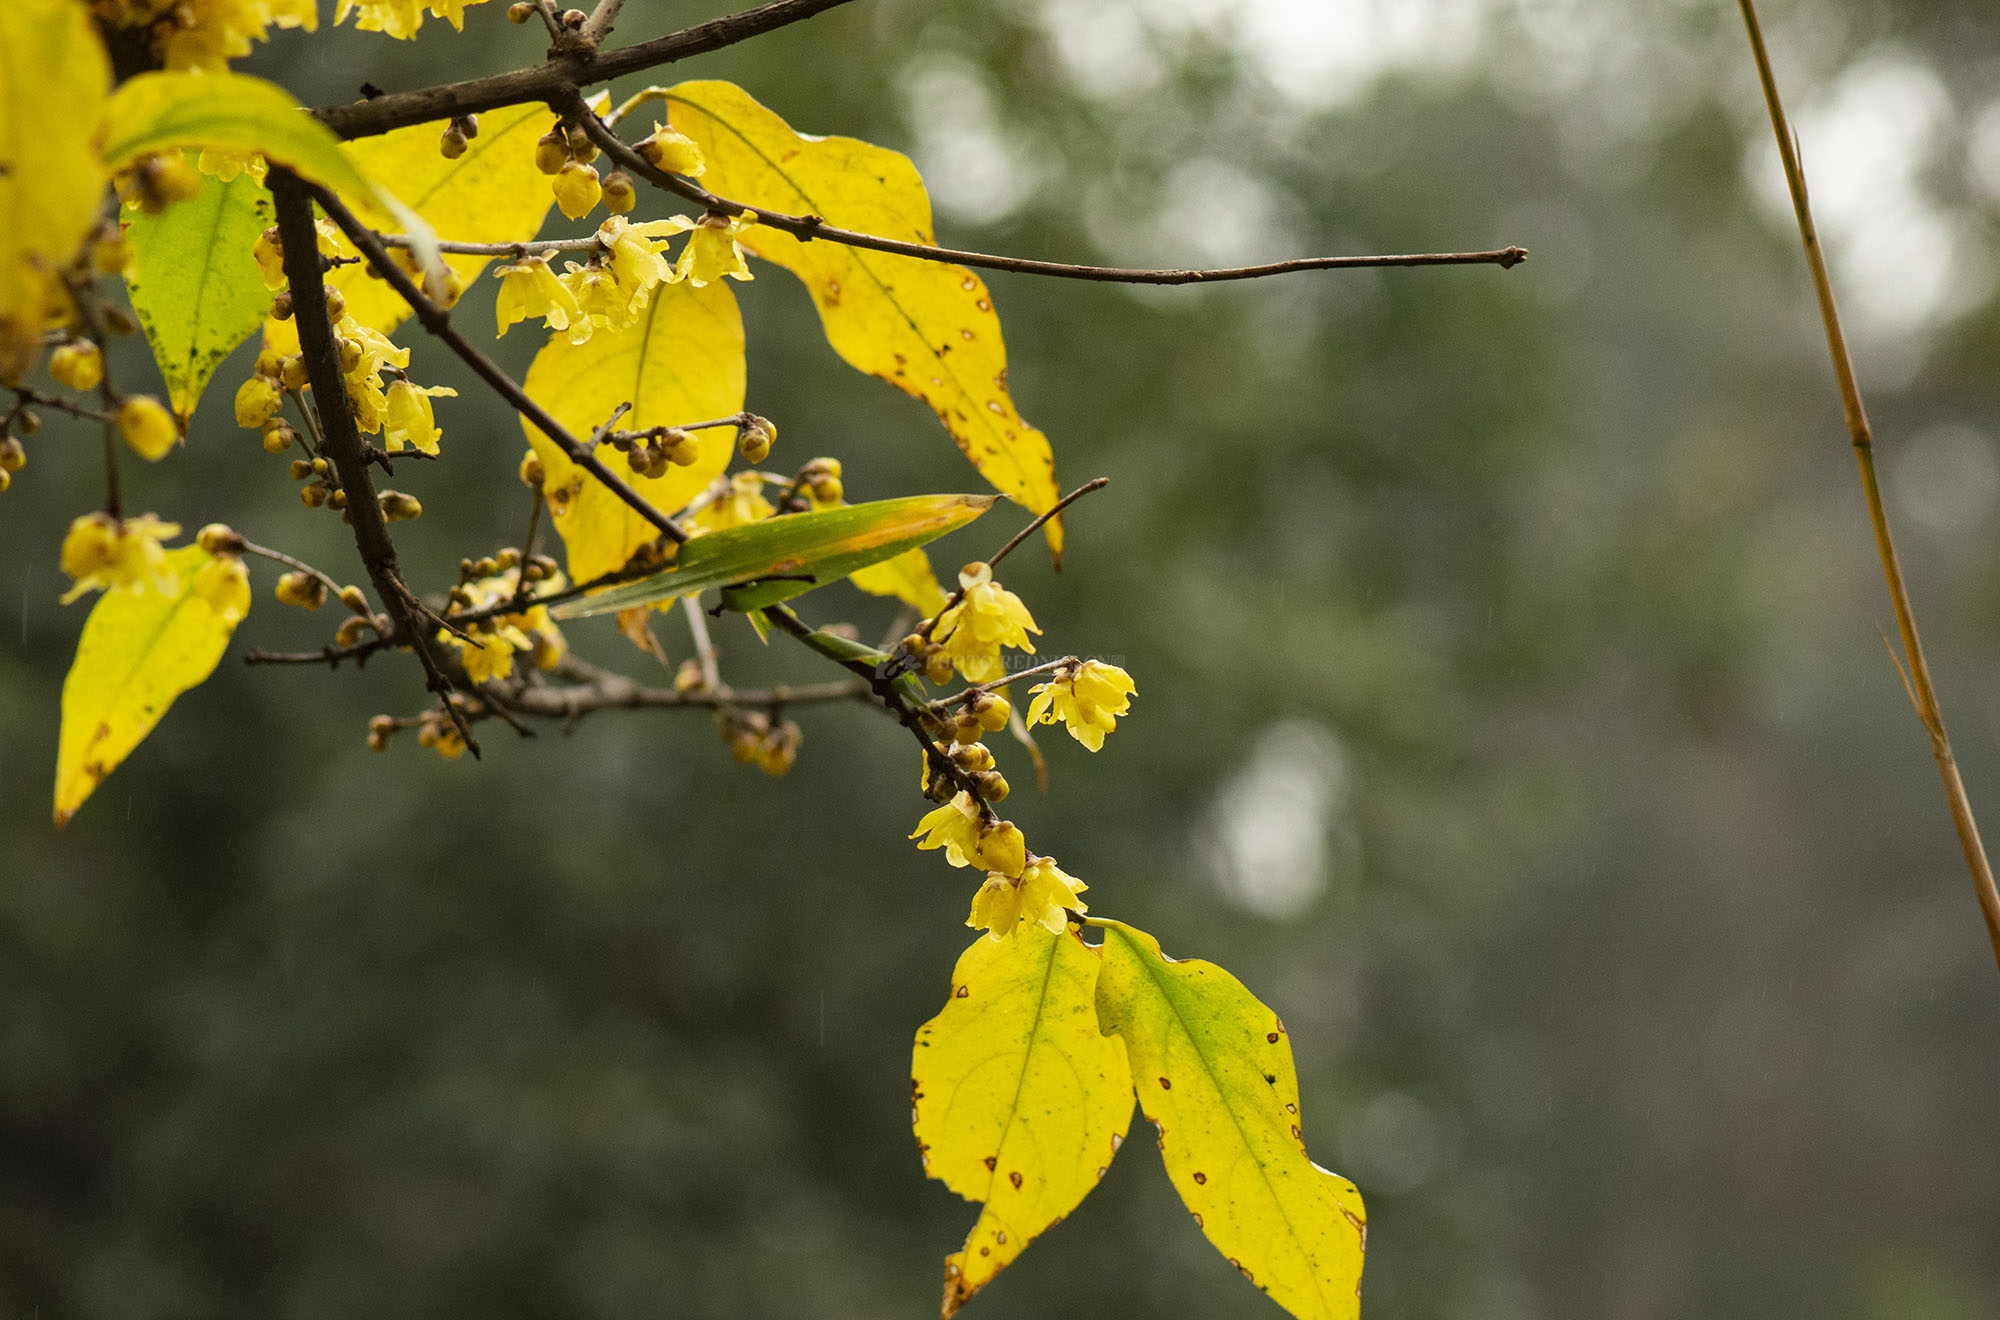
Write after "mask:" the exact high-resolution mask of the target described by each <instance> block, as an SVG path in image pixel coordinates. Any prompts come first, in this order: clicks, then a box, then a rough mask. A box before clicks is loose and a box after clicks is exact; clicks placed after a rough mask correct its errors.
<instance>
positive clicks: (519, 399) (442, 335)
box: [312, 186, 688, 542]
mask: <svg viewBox="0 0 2000 1320" xmlns="http://www.w3.org/2000/svg"><path fill="white" fill-rule="evenodd" d="M312 192H313V196H314V197H315V198H316V199H317V200H318V202H319V204H320V208H321V209H322V210H324V211H325V212H326V214H327V218H328V219H330V220H332V221H333V222H334V224H336V225H338V226H340V229H341V232H343V233H345V234H346V235H347V237H348V239H349V240H350V241H351V242H352V243H353V244H354V245H355V246H356V247H358V248H360V249H361V251H362V254H363V255H364V256H366V257H367V258H368V264H369V265H371V266H373V267H374V268H375V269H376V270H377V271H379V272H380V273H381V275H382V278H383V279H385V280H387V281H388V282H389V285H390V287H391V288H393V289H395V291H396V292H397V293H398V294H400V295H401V296H402V299H403V301H404V302H406V303H408V304H409V305H410V308H411V310H412V311H414V312H415V313H416V316H417V320H418V321H420V322H421V323H422V324H423V327H424V329H425V330H427V331H429V332H430V333H431V335H432V336H433V337H434V338H437V339H440V340H443V341H444V343H445V344H446V345H447V346H448V347H449V348H450V349H451V351H452V352H454V353H456V354H458V356H459V358H460V359H461V360H462V361H463V362H464V363H465V365H467V366H468V367H471V368H472V369H473V371H474V372H476V373H477V374H478V375H479V377H480V379H482V380H484V381H485V382H486V383H487V384H488V385H491V386H492V387H493V389H494V392H495V393H497V394H499V395H500V397H501V398H503V399H505V400H507V402H508V403H510V404H512V405H513V406H514V410H515V411H516V412H518V413H520V414H521V415H522V416H523V417H526V418H527V419H528V420H529V421H531V422H533V423H534V424H535V426H536V427H537V428H538V429H540V431H541V432H542V434H543V435H546V436H547V437H548V438H549V439H550V440H552V441H554V442H555V444H556V447H557V448H559V449H561V450H562V451H563V453H565V454H567V455H568V456H569V459H570V461H571V462H572V463H575V464H576V465H577V466H578V467H580V468H582V469H583V470H584V471H586V472H588V473H590V475H591V476H593V477H596V478H597V479H598V480H599V481H600V482H602V483H603V484H604V485H605V486H606V487H607V488H608V489H609V490H610V491H611V493H612V494H614V495H616V496H617V497H618V498H619V499H621V500H623V501H625V503H626V504H628V505H630V506H631V508H632V510H633V511H634V512H636V513H637V514H638V515H639V516H640V517H641V518H644V519H645V520H646V521H647V522H649V523H651V524H653V526H655V527H657V528H659V529H660V533H661V535H663V536H665V537H666V538H667V539H668V540H671V541H676V542H679V541H685V540H687V539H688V534H687V532H686V530H685V529H683V528H682V527H681V525H680V524H679V523H676V522H675V521H674V520H673V519H672V518H669V517H668V516H667V515H666V514H664V513H661V512H660V511H659V509H657V508H655V507H654V506H653V503H652V501H650V500H648V499H647V498H646V497H645V496H643V495H641V494H639V492H637V491H635V490H633V489H632V487H631V486H629V485H627V484H626V483H625V481H624V480H623V479H621V478H620V477H619V476H618V474H617V473H615V472H613V471H612V470H611V469H610V468H608V467H606V466H604V460H602V459H600V458H599V457H597V455H595V454H593V453H592V452H591V451H590V449H589V447H588V446H586V445H584V444H582V443H580V442H579V441H578V440H577V438H576V437H575V436H573V435H571V434H570V433H569V431H568V430H567V429H566V428H565V427H564V426H563V424H562V423H561V422H559V421H557V420H556V419H555V417H554V416H553V415H551V414H550V412H549V410H548V409H546V408H544V407H542V405H541V404H539V403H537V402H536V401H535V400H534V399H533V398H531V397H529V395H528V392H527V391H526V390H524V389H522V388H521V386H520V385H519V383H517V382H516V381H515V380H514V378H513V377H512V376H509V375H508V374H507V373H506V372H504V371H502V370H501V369H500V368H499V366H498V365H496V364H495V363H494V361H493V359H492V358H490V357H487V356H486V354H485V353H483V352H481V351H480V350H479V349H478V348H477V347H475V346H474V345H473V343H472V341H471V340H469V339H467V338H466V337H465V336H464V335H462V334H460V333H459V332H458V329H457V327H456V326H454V325H452V323H451V313H449V312H447V311H445V310H444V309H443V308H442V307H439V306H438V305H437V304H436V303H434V302H432V301H431V300H430V298H429V297H427V296H426V295H425V294H424V292H423V290H421V289H419V288H418V287H417V286H416V284H415V283H414V282H413V281H412V280H411V279H410V277H409V276H408V275H407V274H406V273H404V271H403V268H402V267H401V266H398V265H397V264H396V263H395V262H394V261H392V260H390V259H389V253H388V250H387V249H385V248H384V247H383V246H382V245H381V244H380V243H378V242H376V241H375V234H374V231H373V230H371V229H369V228H368V227H367V226H366V225H364V224H362V223H361V222H360V221H359V220H357V219H356V218H355V216H354V213H353V212H352V211H350V210H348V209H347V207H346V205H345V204H343V203H342V202H341V200H340V199H339V198H338V197H336V196H335V195H334V194H333V193H332V191H330V190H329V189H326V188H320V187H317V186H314V187H313V188H312Z"/></svg>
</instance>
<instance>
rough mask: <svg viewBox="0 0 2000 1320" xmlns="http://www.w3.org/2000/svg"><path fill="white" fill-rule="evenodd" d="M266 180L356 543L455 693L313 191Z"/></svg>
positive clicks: (430, 669) (404, 625)
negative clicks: (358, 370)
mask: <svg viewBox="0 0 2000 1320" xmlns="http://www.w3.org/2000/svg"><path fill="white" fill-rule="evenodd" d="M265 186H267V187H268V188H269V189H270V190H271V200H272V202H273V204H274V206H275V208H276V211H277V217H278V236H279V241H280V242H281V243H282V244H283V246H284V260H285V278H286V279H287V280H288V281H289V282H290V284H291V291H292V308H293V311H292V317H293V321H294V323H295V324H296V325H297V326H298V331H299V352H300V353H301V354H303V355H304V358H305V365H306V379H307V380H308V381H309V382H310V383H311V384H312V392H313V409H314V411H316V412H317V413H318V414H319V431H320V443H321V448H322V449H323V450H324V452H325V453H326V456H327V457H328V458H329V459H330V460H332V463H333V469H334V475H335V476H336V477H337V478H338V479H339V481H340V488H341V489H342V490H343V491H345V492H346V493H347V517H348V522H349V523H350V524H351V525H352V526H353V528H354V544H355V548H356V549H358V550H359V551H360V552H361V562H362V563H363V564H364V565H366V567H367V569H368V576H369V578H370V579H372V580H373V581H374V583H375V594H376V596H377V597H378V598H379V599H380V600H381V601H382V604H383V605H384V606H385V607H386V608H387V609H388V611H389V617H390V618H392V619H394V620H395V621H396V634H397V639H398V640H399V641H403V642H406V643H408V645H409V646H410V648H411V649H412V650H414V651H415V652H416V653H417V659H418V661H419V662H420V663H421V664H422V665H423V667H424V676H425V679H426V682H427V684H428V686H429V687H430V690H431V691H433V692H435V693H437V694H439V696H441V697H442V696H447V695H449V694H450V692H451V690H452V683H451V680H450V679H449V678H448V677H446V675H445V673H444V669H443V667H442V665H441V664H440V663H439V661H438V657H437V656H436V655H435V654H433V653H432V651H431V638H430V627H429V625H428V624H427V623H426V622H425V619H424V615H425V613H426V611H425V610H424V607H423V604H422V603H421V602H420V601H418V600H417V598H416V596H415V595H414V594H413V593H412V592H411V591H410V589H409V588H408V587H406V586H404V585H403V577H402V572H401V570H400V569H399V568H398V567H397V565H396V546H395V542H393V541H392V540H391V539H390V537H389V526H388V522H387V520H386V519H385V518H384V517H383V516H382V506H381V505H380V504H379V503H378V502H377V500H376V496H375V483H374V480H373V479H372V478H371V477H370V476H369V474H368V455H367V451H366V449H365V447H364V446H363V445H362V442H361V434H360V432H359V431H358V430H356V429H355V425H354V411H353V408H352V407H351V405H350V404H349V402H348V398H347V385H346V381H345V380H344V379H343V373H342V372H341V369H340V350H339V349H338V348H337V347H336V346H335V344H334V339H333V326H332V324H331V323H330V322H329V321H328V319H327V309H326V287H325V285H324V284H323V283H322V279H323V276H324V272H323V270H322V269H321V266H320V255H319V235H318V232H317V231H316V230H315V229H314V228H313V213H312V196H313V194H312V191H311V190H310V189H309V187H308V185H307V184H306V183H305V182H304V181H303V180H301V179H300V178H299V177H298V176H297V175H295V174H293V173H292V172H291V171H290V170H287V169H285V168H284V167H283V166H280V165H273V166H272V167H271V172H270V174H269V175H268V176H267V177H266V180H265ZM349 218H350V219H352V217H351V216H350V217H349ZM398 273H399V274H400V271H399V272H398ZM445 706H446V709H447V710H450V711H451V712H452V722H453V723H454V724H455V725H457V726H458V731H459V734H460V736H461V737H463V738H464V739H465V745H466V748H467V749H468V750H469V751H471V753H472V754H473V755H474V756H478V755H479V744H478V742H477V741H476V740H475V739H474V738H473V736H472V731H471V729H470V728H469V727H467V726H466V724H465V722H464V720H463V719H462V718H461V717H460V716H459V715H458V713H457V711H456V708H455V707H453V706H452V705H451V703H450V702H446V703H445Z"/></svg>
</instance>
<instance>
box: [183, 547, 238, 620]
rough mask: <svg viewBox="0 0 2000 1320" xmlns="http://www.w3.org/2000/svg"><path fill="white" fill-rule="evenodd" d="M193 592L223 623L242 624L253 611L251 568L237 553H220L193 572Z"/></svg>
mask: <svg viewBox="0 0 2000 1320" xmlns="http://www.w3.org/2000/svg"><path fill="white" fill-rule="evenodd" d="M194 594H195V595H197V596H199V597H201V598H202V600H204V601H206V602H207V603H208V607H209V608H210V609H212V610H214V611H215V612H216V613H217V614H218V615H220V616H221V617H222V621H223V622H224V623H230V624H235V623H241V622H242V621H243V616H244V615H246V614H248V613H249V612H250V571H249V570H248V569H246V568H245V567H244V566H243V560H242V559H241V558H239V557H238V556H236V555H217V556H216V557H215V558H213V559H211V560H209V561H208V562H207V563H206V564H203V565H202V566H201V570H200V571H199V572H197V573H196V574H195V575H194Z"/></svg>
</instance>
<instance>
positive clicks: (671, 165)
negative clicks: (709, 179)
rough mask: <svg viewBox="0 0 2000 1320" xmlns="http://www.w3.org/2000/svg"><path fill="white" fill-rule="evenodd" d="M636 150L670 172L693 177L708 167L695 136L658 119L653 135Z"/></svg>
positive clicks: (655, 121)
mask: <svg viewBox="0 0 2000 1320" xmlns="http://www.w3.org/2000/svg"><path fill="white" fill-rule="evenodd" d="M636 150H637V151H638V153H639V154H640V155H641V156H644V157H645V158H646V159H647V160H649V161H651V162H652V163H653V164H655V165H657V166H659V167H660V168H661V169H663V170H665V171H666V172H667V173H669V174H685V175H687V176H688V177H689V178H690V179H693V178H698V177H700V175H701V172H702V171H703V170H704V169H706V168H707V166H706V165H705V164H704V163H703V161H702V158H701V148H700V147H699V146H698V145H696V143H695V140H694V139H693V138H691V137H689V136H688V135H687V134H685V133H683V132H681V131H680V130H679V129H677V128H673V127H670V126H668V125H666V124H662V123H660V122H659V121H658V120H654V121H653V133H652V136H651V137H648V138H646V139H645V140H644V141H642V142H640V143H639V145H638V147H637V148H636Z"/></svg>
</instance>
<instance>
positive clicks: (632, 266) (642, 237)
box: [597, 215, 678, 311]
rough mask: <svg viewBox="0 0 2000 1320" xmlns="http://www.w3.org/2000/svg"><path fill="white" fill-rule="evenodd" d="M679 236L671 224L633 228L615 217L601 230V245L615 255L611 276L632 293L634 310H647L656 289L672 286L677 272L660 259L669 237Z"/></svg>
mask: <svg viewBox="0 0 2000 1320" xmlns="http://www.w3.org/2000/svg"><path fill="white" fill-rule="evenodd" d="M676 232H678V231H677V230H676V229H675V227H674V225H673V224H672V222H670V221H667V220H645V221H641V222H640V223H638V224H636V225H635V224H633V223H632V222H631V221H629V220H627V219H626V218H625V217H624V216H622V215H614V216H612V217H611V218H610V219H609V220H606V221H605V222H604V223H603V224H601V225H599V226H598V228H597V241H598V242H600V243H602V244H604V247H605V249H606V251H608V252H609V253H610V254H611V258H610V259H611V272H612V274H614V275H616V276H617V277H618V283H619V285H620V286H621V287H623V288H626V289H629V290H631V293H630V295H629V298H630V300H631V301H632V302H633V303H634V304H635V306H634V308H633V310H635V311H636V310H638V308H641V307H644V306H645V305H646V300H647V299H648V298H649V297H650V296H651V295H652V292H653V289H654V288H655V287H656V286H658V285H661V284H667V283H670V282H672V281H673V280H674V279H675V278H677V276H676V272H675V271H674V268H673V266H672V265H670V264H669V263H668V261H667V259H666V258H665V257H663V256H661V255H660V249H661V248H663V247H665V246H666V239H665V236H666V235H668V234H672V233H676Z"/></svg>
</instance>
